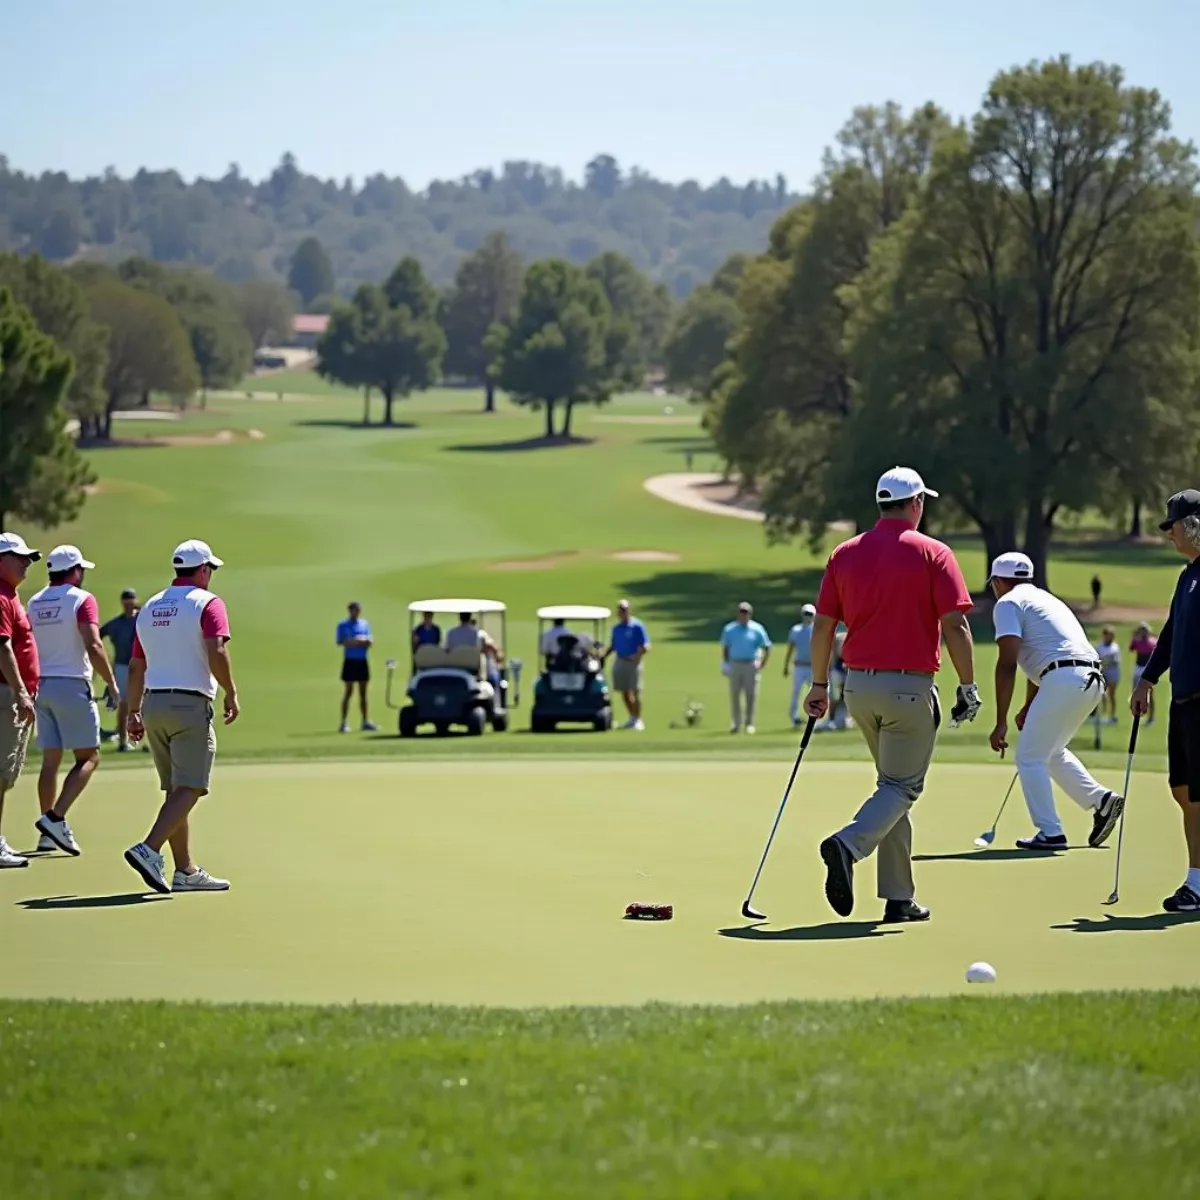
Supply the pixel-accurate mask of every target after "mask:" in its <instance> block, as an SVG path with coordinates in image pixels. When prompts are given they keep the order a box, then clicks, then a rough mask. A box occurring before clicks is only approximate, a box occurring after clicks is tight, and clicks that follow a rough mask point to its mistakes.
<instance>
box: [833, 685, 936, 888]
mask: <svg viewBox="0 0 1200 1200" xmlns="http://www.w3.org/2000/svg"><path fill="white" fill-rule="evenodd" d="M843 695H844V697H845V701H846V707H847V708H848V709H849V710H850V715H851V716H852V717H853V718H854V723H855V724H856V725H857V726H858V728H859V729H860V730H861V731H862V735H863V738H864V740H865V741H866V743H867V747H868V749H869V750H870V751H871V758H872V759H873V760H874V762H875V770H876V772H877V778H876V784H875V791H874V792H873V793H872V794H871V796H869V797H868V799H867V800H866V802H865V803H864V804H863V806H862V807H861V808H860V809H859V810H858V812H857V814H856V815H855V817H854V820H853V821H851V822H850V824H849V825H847V826H846V827H845V829H843V830H841V832H840V833H838V835H837V836H838V839H839V840H840V841H841V842H842V843H843V844H844V845H845V846H846V847H847V848H848V849H849V850H850V853H851V854H853V855H854V857H855V859H856V860H861V859H864V858H867V857H869V856H870V855H871V854H873V853H875V851H876V850H878V851H879V860H878V866H877V868H876V873H877V878H878V883H879V889H878V890H879V898H880V899H881V900H911V899H912V898H913V896H914V894H915V887H914V885H913V875H912V822H911V821H910V820H909V815H908V813H909V809H911V808H912V806H913V803H914V802H915V801H916V799H917V797H918V796H919V795H920V794H921V791H922V789H923V788H924V787H925V774H926V772H927V771H928V770H929V763H930V760H931V759H932V758H933V743H934V739H935V738H936V736H937V730H938V726H939V725H940V724H941V709H940V707H939V704H938V693H937V687H936V686H935V685H934V682H933V676H932V675H906V674H903V673H901V672H899V671H878V672H872V671H853V670H852V671H850V672H849V673H848V674H847V677H846V687H845V691H844V693H843Z"/></svg>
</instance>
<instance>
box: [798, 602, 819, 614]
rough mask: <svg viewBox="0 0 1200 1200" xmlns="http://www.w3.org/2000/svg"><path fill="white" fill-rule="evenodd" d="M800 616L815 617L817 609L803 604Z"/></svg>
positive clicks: (813, 605)
mask: <svg viewBox="0 0 1200 1200" xmlns="http://www.w3.org/2000/svg"><path fill="white" fill-rule="evenodd" d="M800 615H801V616H802V617H815V616H816V615H817V607H816V605H815V604H803V605H801V606H800Z"/></svg>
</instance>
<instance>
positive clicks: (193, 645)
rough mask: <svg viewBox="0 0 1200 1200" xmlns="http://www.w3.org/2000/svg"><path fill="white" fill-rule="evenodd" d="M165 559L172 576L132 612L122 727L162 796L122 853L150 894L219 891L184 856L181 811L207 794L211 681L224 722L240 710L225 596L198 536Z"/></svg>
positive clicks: (214, 561) (213, 745) (212, 736)
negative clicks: (170, 873)
mask: <svg viewBox="0 0 1200 1200" xmlns="http://www.w3.org/2000/svg"><path fill="white" fill-rule="evenodd" d="M174 565H175V581H174V583H172V584H171V586H170V587H169V588H164V589H163V590H162V591H161V592H159V593H158V594H157V595H155V596H152V597H151V598H150V599H149V600H147V601H146V603H145V605H144V606H143V607H142V610H141V612H139V613H138V618H137V638H136V640H135V641H134V644H133V658H132V659H131V660H130V664H129V734H130V736H131V737H132V738H133V739H134V741H140V740H141V738H142V737H143V736H145V737H146V739H147V741H149V743H150V752H151V754H153V756H154V766H155V769H156V770H157V771H158V779H159V783H160V785H161V786H162V790H163V792H164V793H165V794H166V798H165V799H164V801H163V805H162V808H161V809H159V813H158V816H157V818H156V819H155V821H154V825H153V826H152V827H151V829H150V832H149V833H148V834H147V835H146V838H145V840H144V841H141V842H138V843H137V844H136V845H134V846H130V848H129V849H128V850H126V851H125V861H126V862H127V863H128V864H129V865H130V866H131V867H132V868H133V869H134V870H135V871H136V872H137V873H138V874H139V875H140V876H141V877H142V879H144V880H145V882H146V883H147V885H148V886H149V887H151V888H153V889H154V890H155V891H156V892H223V891H226V890H227V889H228V887H229V881H228V880H226V879H217V878H216V877H215V876H212V875H210V874H209V873H208V872H207V871H206V870H205V869H204V868H203V867H200V866H197V865H196V863H195V861H194V860H193V858H192V851H191V836H190V828H189V823H188V819H189V817H190V815H191V812H192V809H193V808H195V807H196V805H197V804H198V803H199V801H200V797H201V796H205V795H207V794H208V786H209V783H210V781H211V779H212V769H213V763H214V761H215V760H216V757H217V737H216V733H215V732H214V730H213V723H212V717H213V701H214V700H215V698H216V694H217V685H218V684H220V686H221V688H222V689H223V691H224V692H225V704H224V708H225V724H226V725H230V724H232V723H233V722H234V721H235V720H237V716H238V711H239V709H238V696H237V687H236V685H235V684H234V682H233V667H232V665H231V664H230V661H229V649H228V642H229V637H230V634H229V616H228V614H227V613H226V611H225V601H224V600H222V599H221V598H220V596H218V595H216V594H215V593H213V592H211V591H209V588H208V585H209V583H210V582H211V581H212V577H213V572H214V571H216V570H217V568H218V567H221V566H223V565H224V564H223V563H222V561H221V559H219V558H217V556H216V555H215V554H213V552H212V550H210V549H209V547H208V544H207V543H206V542H200V541H194V540H193V541H187V542H183V543H182V544H181V545H179V546H177V547H176V548H175V554H174ZM143 695H144V697H145V700H144V712H143ZM168 842H169V843H170V846H171V857H172V858H173V859H174V860H175V874H174V877H173V878H172V879H171V880H170V881H168V880H167V877H166V871H165V868H164V862H163V855H162V848H163V846H164V845H165V844H166V843H168Z"/></svg>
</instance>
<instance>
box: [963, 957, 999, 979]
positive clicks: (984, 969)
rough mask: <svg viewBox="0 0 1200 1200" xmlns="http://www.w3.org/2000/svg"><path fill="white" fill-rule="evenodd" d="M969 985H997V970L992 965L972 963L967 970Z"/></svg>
mask: <svg viewBox="0 0 1200 1200" xmlns="http://www.w3.org/2000/svg"><path fill="white" fill-rule="evenodd" d="M967 982H968V983H995V982H996V968H995V967H993V966H992V964H991V963H985V962H977V963H972V964H971V965H970V966H969V967H968V968H967Z"/></svg>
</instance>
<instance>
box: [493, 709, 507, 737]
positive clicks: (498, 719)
mask: <svg viewBox="0 0 1200 1200" xmlns="http://www.w3.org/2000/svg"><path fill="white" fill-rule="evenodd" d="M492 728H493V729H494V730H495V731H496V732H497V733H503V732H504V731H505V730H506V729H507V728H508V713H507V712H498V713H493V715H492Z"/></svg>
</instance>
